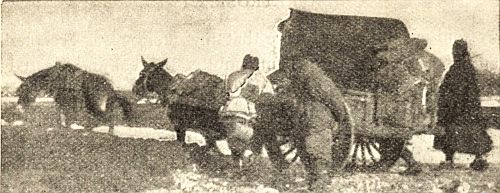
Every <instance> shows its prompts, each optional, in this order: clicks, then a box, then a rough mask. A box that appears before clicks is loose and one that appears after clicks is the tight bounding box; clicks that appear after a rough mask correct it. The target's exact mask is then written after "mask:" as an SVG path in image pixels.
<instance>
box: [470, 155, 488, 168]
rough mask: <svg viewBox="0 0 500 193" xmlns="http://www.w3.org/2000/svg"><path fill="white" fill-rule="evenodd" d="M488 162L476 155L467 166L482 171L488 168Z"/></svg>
mask: <svg viewBox="0 0 500 193" xmlns="http://www.w3.org/2000/svg"><path fill="white" fill-rule="evenodd" d="M488 166H489V164H488V162H487V161H486V160H485V159H484V158H483V157H482V156H476V159H474V161H472V163H470V165H469V167H470V168H472V169H473V170H476V171H484V170H486V169H488Z"/></svg>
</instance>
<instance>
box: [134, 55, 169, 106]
mask: <svg viewBox="0 0 500 193" xmlns="http://www.w3.org/2000/svg"><path fill="white" fill-rule="evenodd" d="M141 61H142V65H143V66H144V68H143V69H142V70H141V72H140V73H139V78H138V79H137V80H136V81H135V84H134V86H133V87H132V92H133V93H134V94H135V95H137V96H139V97H145V96H146V95H147V94H148V93H156V94H161V93H162V92H164V91H165V90H166V86H168V85H169V84H170V82H171V81H172V80H173V77H172V76H171V75H170V74H169V73H168V72H167V71H166V70H165V69H163V67H164V66H165V64H166V63H167V61H168V58H167V59H165V60H163V61H161V62H158V63H154V62H147V61H146V60H145V59H144V57H142V56H141Z"/></svg>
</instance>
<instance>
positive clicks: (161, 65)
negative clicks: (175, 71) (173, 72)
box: [158, 58, 168, 68]
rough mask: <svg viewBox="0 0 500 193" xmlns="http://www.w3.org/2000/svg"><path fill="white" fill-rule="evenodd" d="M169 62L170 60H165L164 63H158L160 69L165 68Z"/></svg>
mask: <svg viewBox="0 0 500 193" xmlns="http://www.w3.org/2000/svg"><path fill="white" fill-rule="evenodd" d="M167 61H168V58H167V59H165V60H163V61H161V62H159V63H158V67H160V68H163V66H165V64H167Z"/></svg>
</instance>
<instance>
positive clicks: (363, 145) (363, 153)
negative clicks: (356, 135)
mask: <svg viewBox="0 0 500 193" xmlns="http://www.w3.org/2000/svg"><path fill="white" fill-rule="evenodd" d="M366 145H367V144H366V142H364V141H363V142H361V160H362V162H363V166H366V155H365V148H366Z"/></svg>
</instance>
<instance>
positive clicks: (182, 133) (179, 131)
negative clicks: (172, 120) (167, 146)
mask: <svg viewBox="0 0 500 193" xmlns="http://www.w3.org/2000/svg"><path fill="white" fill-rule="evenodd" d="M174 129H175V132H176V135H177V141H178V142H181V144H183V145H184V144H186V128H185V127H184V126H181V125H178V124H176V125H175V126H174Z"/></svg>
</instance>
